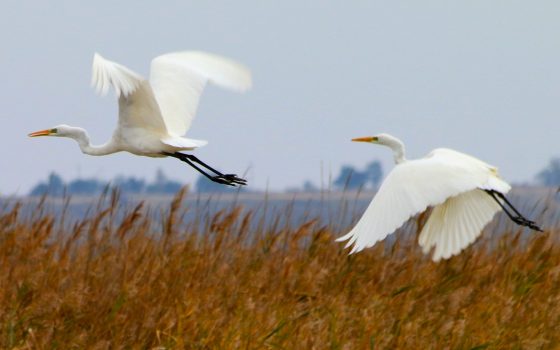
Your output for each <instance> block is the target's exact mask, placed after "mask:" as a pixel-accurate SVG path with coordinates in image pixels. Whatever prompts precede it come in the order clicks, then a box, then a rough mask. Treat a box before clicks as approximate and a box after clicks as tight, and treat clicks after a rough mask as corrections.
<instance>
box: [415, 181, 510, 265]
mask: <svg viewBox="0 0 560 350" xmlns="http://www.w3.org/2000/svg"><path fill="white" fill-rule="evenodd" d="M498 211H500V206H499V205H498V203H496V202H495V201H494V199H493V198H492V197H490V196H489V195H488V194H486V193H485V192H484V191H482V190H480V189H474V190H471V191H467V192H465V193H462V194H459V195H457V196H454V197H451V198H449V199H447V200H446V201H445V202H444V203H442V204H440V205H438V206H436V207H435V208H434V210H433V211H432V215H431V216H430V218H429V219H428V221H427V222H426V225H425V226H424V228H423V229H422V232H421V233H420V237H419V238H418V243H419V244H420V246H421V247H422V250H423V251H424V253H428V252H429V251H430V249H431V248H432V247H434V246H435V251H434V254H433V256H432V259H433V260H434V261H439V260H440V259H442V258H443V259H448V258H450V257H451V256H453V255H456V254H459V253H460V252H461V250H463V249H465V248H466V247H467V246H468V245H470V244H471V243H473V242H474V241H475V240H476V238H477V237H478V236H479V235H480V234H481V232H482V229H483V228H484V227H485V226H486V225H487V224H488V222H490V220H492V218H493V217H494V215H495V214H496V213H497V212H498ZM450 237H453V238H454V241H455V242H454V244H451V245H450V244H447V242H448V240H449V238H450Z"/></svg>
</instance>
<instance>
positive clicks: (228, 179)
mask: <svg viewBox="0 0 560 350" xmlns="http://www.w3.org/2000/svg"><path fill="white" fill-rule="evenodd" d="M211 180H212V181H214V182H217V183H219V184H223V185H228V186H234V187H235V185H239V186H244V185H247V180H244V179H241V178H239V177H237V176H236V175H233V174H226V175H218V176H213V177H212V178H211Z"/></svg>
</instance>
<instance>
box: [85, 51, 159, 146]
mask: <svg viewBox="0 0 560 350" xmlns="http://www.w3.org/2000/svg"><path fill="white" fill-rule="evenodd" d="M91 84H92V86H93V87H94V88H95V90H96V91H97V92H98V93H99V94H101V95H104V94H106V93H107V91H108V90H109V88H110V87H111V86H112V87H113V88H114V89H115V92H116V94H117V96H118V98H119V125H120V126H121V127H123V128H142V129H147V130H150V131H153V132H156V133H159V134H161V135H162V136H163V135H166V134H167V129H166V127H165V123H164V121H163V119H162V117H161V113H160V110H159V107H158V104H157V102H156V99H155V97H154V94H153V91H152V88H151V87H150V84H149V82H148V81H147V80H145V79H144V78H142V76H140V75H139V74H137V73H135V72H133V71H132V70H130V69H128V68H126V67H125V66H123V65H121V64H118V63H115V62H112V61H109V60H107V59H105V58H103V57H101V55H99V54H98V53H96V54H95V55H94V56H93V67H92V80H91Z"/></svg>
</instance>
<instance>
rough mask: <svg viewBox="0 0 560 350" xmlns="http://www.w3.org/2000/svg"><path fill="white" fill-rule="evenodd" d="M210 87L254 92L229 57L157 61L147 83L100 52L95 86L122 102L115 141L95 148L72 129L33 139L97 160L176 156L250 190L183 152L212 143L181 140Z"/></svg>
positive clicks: (173, 56) (175, 56)
mask: <svg viewBox="0 0 560 350" xmlns="http://www.w3.org/2000/svg"><path fill="white" fill-rule="evenodd" d="M208 82H210V83H214V84H216V85H218V86H220V87H223V88H228V89H231V90H236V91H240V92H243V91H245V90H247V89H249V88H250V87H251V73H250V71H249V70H248V69H247V68H246V67H244V66H242V65H240V64H239V63H236V62H234V61H232V60H229V59H227V58H224V57H220V56H217V55H213V54H210V53H205V52H199V51H185V52H174V53H168V54H164V55H161V56H158V57H156V58H154V59H153V60H152V63H151V72H150V80H149V81H148V80H146V79H144V78H143V77H142V76H140V75H139V74H137V73H135V72H133V71H131V70H130V69H128V68H126V67H124V66H122V65H120V64H118V63H115V62H111V61H109V60H107V59H104V58H103V57H101V56H100V55H99V54H97V53H96V54H95V55H94V57H93V70H92V86H94V87H95V88H96V90H97V92H98V93H100V94H102V95H104V94H106V93H107V91H108V90H109V87H110V86H112V87H113V88H114V89H115V92H116V94H117V96H118V99H119V120H118V125H117V128H116V129H115V131H114V133H113V136H112V137H111V139H110V140H109V141H108V142H107V143H105V144H103V145H99V146H93V145H91V144H90V141H89V136H88V134H87V132H86V131H85V130H84V129H82V128H77V127H71V126H68V125H58V126H55V127H53V128H51V129H47V130H41V131H37V132H34V133H31V134H29V136H31V137H36V136H62V137H69V138H72V139H74V140H76V141H77V142H78V145H79V146H80V149H81V151H82V152H83V153H85V154H89V155H93V156H103V155H107V154H111V153H115V152H122V151H126V152H130V153H133V154H136V155H140V156H148V157H167V156H169V157H174V158H177V159H180V160H181V161H183V162H186V163H187V164H189V165H190V166H192V167H193V168H195V169H196V170H197V171H199V172H200V173H202V174H203V175H204V176H206V177H207V178H209V179H210V180H212V181H214V182H218V183H222V184H226V185H231V186H235V185H245V184H246V181H245V180H244V179H241V178H239V177H237V176H236V175H234V174H222V173H221V172H219V171H217V170H215V169H214V168H212V167H210V166H209V165H207V164H205V163H203V162H202V161H201V160H200V159H198V158H197V157H195V156H194V155H192V154H186V153H182V151H193V150H194V149H196V148H198V147H202V146H204V145H206V144H207V142H206V141H202V140H194V139H189V138H185V137H182V136H183V135H184V134H185V133H186V132H187V131H188V130H189V128H190V125H191V122H192V120H193V119H194V116H195V114H196V109H197V106H198V100H199V98H200V95H201V94H202V91H203V90H204V87H205V86H206V84H207V83H208ZM201 167H203V168H206V171H205V170H204V169H202V168H201ZM207 171H210V172H212V173H213V174H210V173H208V172H207Z"/></svg>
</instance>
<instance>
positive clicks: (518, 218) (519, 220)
mask: <svg viewBox="0 0 560 350" xmlns="http://www.w3.org/2000/svg"><path fill="white" fill-rule="evenodd" d="M484 191H485V192H486V193H488V194H489V195H490V196H491V197H492V198H494V200H495V201H496V202H497V203H498V204H499V205H500V207H502V209H503V210H504V212H505V213H506V215H507V216H508V217H509V218H510V219H511V220H512V221H513V222H515V223H516V224H518V225H521V226H526V227H529V228H530V229H533V230H536V231H540V232H542V231H543V230H542V229H541V228H540V227H539V226H537V224H536V223H535V222H534V221H531V220H529V219H527V218H526V217H524V216H523V215H522V214H521V213H520V212H519V211H518V210H517V209H515V207H514V206H513V205H512V204H511V202H510V201H509V200H508V199H507V198H506V196H504V195H503V193H500V192H498V191H494V190H484ZM500 199H501V200H503V202H502V201H500ZM504 203H505V204H507V206H508V207H509V208H510V210H511V211H513V213H512V212H510V211H509V210H508V209H507V208H506V205H504Z"/></svg>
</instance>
